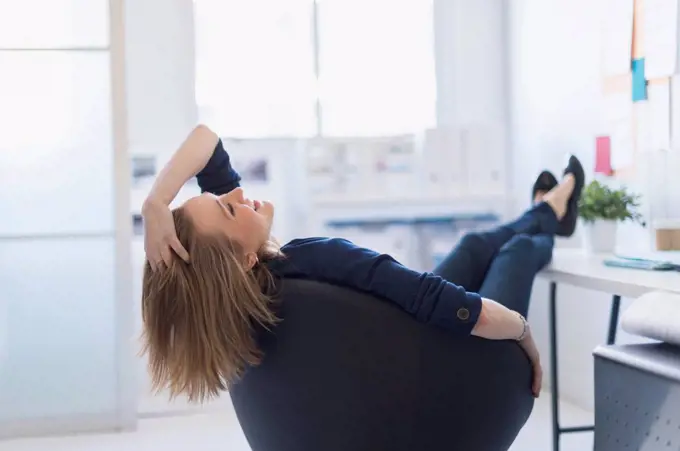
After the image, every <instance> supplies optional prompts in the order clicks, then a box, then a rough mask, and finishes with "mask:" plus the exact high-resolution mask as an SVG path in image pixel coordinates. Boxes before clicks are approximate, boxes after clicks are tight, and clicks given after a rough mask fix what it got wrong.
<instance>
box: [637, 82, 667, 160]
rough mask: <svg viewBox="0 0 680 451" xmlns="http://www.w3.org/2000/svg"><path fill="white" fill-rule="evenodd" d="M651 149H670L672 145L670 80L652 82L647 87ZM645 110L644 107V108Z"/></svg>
mask: <svg viewBox="0 0 680 451" xmlns="http://www.w3.org/2000/svg"><path fill="white" fill-rule="evenodd" d="M647 95H648V99H649V100H648V105H647V111H646V113H647V115H648V118H647V119H648V120H649V124H648V125H649V149H650V150H652V151H655V150H668V149H670V147H671V89H670V83H669V82H668V80H663V81H658V82H655V83H650V84H649V86H648V87H647ZM642 111H644V108H643V110H642Z"/></svg>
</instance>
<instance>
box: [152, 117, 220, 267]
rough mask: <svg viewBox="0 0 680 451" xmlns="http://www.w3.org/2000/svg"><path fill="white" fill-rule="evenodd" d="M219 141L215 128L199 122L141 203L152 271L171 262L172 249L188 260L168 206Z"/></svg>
mask: <svg viewBox="0 0 680 451" xmlns="http://www.w3.org/2000/svg"><path fill="white" fill-rule="evenodd" d="M218 142H219V138H218V137H217V135H216V134H215V133H214V132H213V131H212V130H210V129H209V128H208V127H205V126H203V125H199V126H197V127H196V128H195V129H194V130H192V132H191V133H190V134H189V136H187V138H186V139H185V140H184V142H183V143H182V145H181V146H180V148H179V149H177V151H176V152H175V154H174V155H173V156H172V158H171V159H170V161H169V162H168V163H167V164H166V165H165V167H164V168H163V170H161V172H160V174H159V175H158V177H156V181H155V182H154V184H153V187H152V188H151V191H150V192H149V195H148V196H147V198H146V200H145V201H144V205H143V206H142V217H143V218H144V251H145V253H146V259H147V261H148V262H149V265H150V266H151V269H152V270H153V271H155V270H156V269H158V268H159V267H160V266H162V265H165V266H169V265H170V264H171V263H172V253H173V251H174V253H176V254H177V255H179V257H180V258H182V259H183V260H184V261H187V262H188V261H189V254H188V253H187V251H186V249H185V248H184V246H182V243H180V241H179V239H178V238H177V231H176V230H175V224H174V222H173V219H172V213H171V212H170V209H169V208H168V207H169V205H170V203H171V202H172V201H173V200H174V199H175V196H177V193H178V192H179V190H180V189H181V188H182V186H184V184H185V183H186V182H187V181H188V180H189V179H191V177H193V176H195V175H196V174H197V173H198V172H199V171H200V170H201V169H203V168H204V167H205V166H206V165H207V163H208V161H209V160H210V158H211V156H212V155H213V153H214V150H215V147H216V145H217V143H218Z"/></svg>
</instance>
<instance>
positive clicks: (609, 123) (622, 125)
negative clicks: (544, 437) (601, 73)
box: [604, 91, 634, 170]
mask: <svg viewBox="0 0 680 451" xmlns="http://www.w3.org/2000/svg"><path fill="white" fill-rule="evenodd" d="M604 109H605V111H604V117H605V127H606V130H607V135H609V136H610V137H611V166H612V169H614V170H617V169H624V168H627V167H629V166H630V165H632V163H633V149H634V148H633V104H632V103H631V101H630V91H622V92H616V93H611V94H609V95H607V96H605V98H604Z"/></svg>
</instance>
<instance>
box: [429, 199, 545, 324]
mask: <svg viewBox="0 0 680 451" xmlns="http://www.w3.org/2000/svg"><path fill="white" fill-rule="evenodd" d="M557 224H558V220H557V217H556V216H555V213H554V212H553V210H552V208H550V206H549V205H548V204H546V203H545V202H542V203H539V204H537V205H536V206H534V207H533V208H531V209H529V210H527V211H526V212H525V213H524V214H523V215H522V216H520V217H519V218H518V219H516V220H515V221H513V222H510V223H508V224H504V225H502V226H500V227H498V228H496V229H492V230H489V231H485V232H473V233H469V234H467V235H465V236H464V237H463V238H462V239H461V240H460V242H459V243H458V245H457V246H456V247H455V248H454V249H453V250H452V251H451V253H449V255H447V256H446V258H445V259H444V261H442V262H441V263H440V264H439V265H438V266H437V267H436V268H435V269H434V271H433V273H434V274H437V275H439V276H441V277H443V278H444V279H446V280H448V281H449V282H451V283H454V284H456V285H460V286H462V287H463V288H465V290H467V291H469V292H474V293H479V294H480V295H481V296H482V297H485V298H488V299H492V300H494V301H496V302H499V303H501V304H503V305H504V306H506V307H508V308H509V309H511V310H514V311H516V312H519V313H521V314H522V315H524V316H527V313H528V310H529V298H530V297H531V287H532V285H533V283H534V278H535V276H536V274H537V273H538V272H539V271H540V270H541V269H542V268H543V267H544V266H545V265H547V264H548V263H549V262H550V259H551V258H552V250H553V247H554V244H555V243H554V236H555V231H556V230H557Z"/></svg>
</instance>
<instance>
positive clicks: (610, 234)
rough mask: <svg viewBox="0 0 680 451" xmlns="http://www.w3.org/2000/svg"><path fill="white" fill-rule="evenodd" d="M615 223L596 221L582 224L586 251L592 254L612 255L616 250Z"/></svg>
mask: <svg viewBox="0 0 680 451" xmlns="http://www.w3.org/2000/svg"><path fill="white" fill-rule="evenodd" d="M617 225H618V223H617V222H616V221H605V220H597V221H595V222H586V223H584V224H583V232H584V234H583V236H584V243H585V247H586V250H587V251H588V252H592V253H613V252H614V249H615V248H616V229H617Z"/></svg>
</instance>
